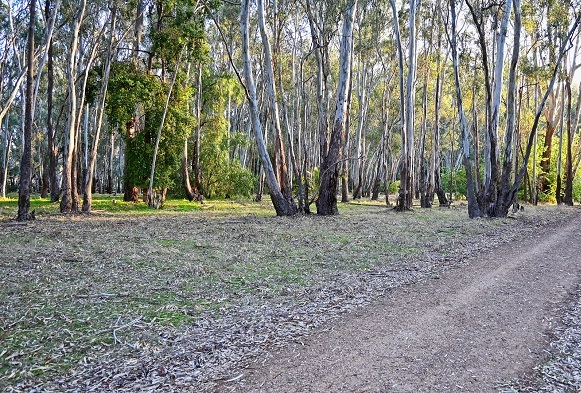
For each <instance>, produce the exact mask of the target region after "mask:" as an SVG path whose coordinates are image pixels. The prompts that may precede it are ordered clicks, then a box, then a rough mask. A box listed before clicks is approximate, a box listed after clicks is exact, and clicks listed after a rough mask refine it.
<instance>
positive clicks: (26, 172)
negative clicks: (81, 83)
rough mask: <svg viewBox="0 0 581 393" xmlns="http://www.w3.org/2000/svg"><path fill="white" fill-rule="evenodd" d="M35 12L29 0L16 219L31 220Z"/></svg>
mask: <svg viewBox="0 0 581 393" xmlns="http://www.w3.org/2000/svg"><path fill="white" fill-rule="evenodd" d="M35 14H36V0H31V1H30V21H29V23H28V49H27V53H26V63H27V66H28V70H27V75H26V97H25V100H26V103H25V114H24V116H25V118H24V148H23V151H22V160H21V161H20V187H19V190H18V216H17V218H18V220H20V221H24V220H31V219H34V215H33V214H30V212H29V210H30V183H31V175H32V146H31V144H32V105H33V102H32V98H33V97H32V96H33V86H32V82H33V78H34V68H33V66H34V21H35Z"/></svg>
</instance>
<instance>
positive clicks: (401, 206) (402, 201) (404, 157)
mask: <svg viewBox="0 0 581 393" xmlns="http://www.w3.org/2000/svg"><path fill="white" fill-rule="evenodd" d="M413 3H414V4H415V1H413ZM389 4H390V5H391V11H392V14H393V24H394V31H395V39H396V44H397V59H398V66H399V104H400V117H401V120H400V122H401V139H402V142H401V157H400V187H399V196H398V200H397V205H396V209H398V210H400V211H401V210H406V209H407V207H406V201H407V198H406V192H407V189H408V187H407V180H408V179H407V173H408V171H409V168H408V166H409V161H408V154H407V146H408V144H407V141H406V136H407V134H406V124H405V123H406V121H407V115H406V111H407V107H406V101H405V87H404V86H405V84H404V61H403V48H402V43H401V35H400V31H399V17H398V13H397V8H396V6H395V1H394V0H389ZM410 28H411V27H410Z"/></svg>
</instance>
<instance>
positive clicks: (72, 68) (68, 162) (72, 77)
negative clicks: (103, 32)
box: [60, 0, 87, 213]
mask: <svg viewBox="0 0 581 393" xmlns="http://www.w3.org/2000/svg"><path fill="white" fill-rule="evenodd" d="M86 4H87V3H86V0H81V4H80V5H79V8H78V11H77V14H76V15H75V20H74V23H73V38H72V40H71V47H70V48H69V58H68V67H67V79H68V94H69V110H68V123H67V130H68V145H67V149H66V153H65V160H64V163H63V176H62V198H61V203H60V210H61V212H62V213H70V212H72V211H73V192H72V191H73V190H72V189H73V180H75V179H74V178H73V155H74V153H75V149H76V142H77V141H76V136H77V127H76V125H77V121H76V120H77V118H76V117H77V112H78V108H77V91H76V90H77V89H76V82H75V81H76V68H77V67H76V66H77V64H76V55H77V47H78V41H79V30H80V28H81V21H82V19H83V16H84V14H85V6H86Z"/></svg>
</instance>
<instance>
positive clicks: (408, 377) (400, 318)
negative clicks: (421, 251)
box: [220, 221, 581, 392]
mask: <svg viewBox="0 0 581 393" xmlns="http://www.w3.org/2000/svg"><path fill="white" fill-rule="evenodd" d="M580 237H581V225H580V224H579V223H578V222H576V221H573V222H570V223H568V224H565V225H564V226H563V227H561V228H558V230H557V229H550V235H549V236H548V237H545V238H541V237H540V236H537V237H536V238H529V239H526V240H523V241H521V242H519V243H518V244H507V245H504V246H501V247H499V248H497V249H494V250H491V251H489V252H486V253H484V254H482V255H480V256H478V257H475V258H473V259H472V260H470V261H468V263H467V264H466V265H465V266H463V267H461V268H458V269H455V270H451V271H448V272H447V273H445V274H444V275H443V276H442V277H439V278H438V279H435V278H434V279H428V280H426V281H424V282H420V283H418V284H414V285H410V286H408V287H405V288H401V289H397V290H394V291H392V292H391V293H390V294H389V295H388V296H387V297H386V298H385V299H383V300H381V301H380V302H378V303H376V304H374V305H373V306H370V307H368V308H366V309H364V310H361V311H360V312H357V313H354V314H352V315H349V316H348V317H346V318H345V319H343V320H340V321H338V322H336V323H334V324H328V329H327V330H324V331H320V332H317V333H314V334H313V335H311V336H310V337H308V338H306V339H305V340H304V341H303V342H302V343H296V344H292V345H291V346H290V347H288V348H287V349H285V350H283V351H281V352H279V353H275V354H268V355H266V356H265V357H263V358H262V359H259V360H258V361H257V363H256V367H255V368H253V369H249V370H246V371H245V372H244V377H243V378H239V379H237V380H236V381H231V382H226V383H224V384H222V386H221V387H220V390H221V391H239V392H251V391H262V392H427V391H429V392H451V391H462V392H491V391H497V389H498V386H499V385H500V384H501V383H502V382H503V381H509V380H512V379H514V378H517V377H522V376H523V375H524V374H527V373H530V372H531V370H532V368H533V367H534V366H535V365H536V364H539V363H540V362H541V361H542V359H543V358H544V357H545V356H546V353H544V348H545V345H546V343H547V341H548V340H549V338H548V337H547V336H546V335H545V333H546V332H547V331H548V329H549V328H550V327H551V326H552V324H554V323H556V320H557V318H558V315H557V311H556V309H557V308H558V305H560V304H562V303H563V302H564V301H565V300H566V298H567V296H568V295H569V294H570V293H572V292H574V290H575V288H576V286H577V284H578V283H579V282H580V277H581V241H580V240H581V239H580Z"/></svg>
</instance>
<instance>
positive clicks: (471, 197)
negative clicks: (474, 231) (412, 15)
mask: <svg viewBox="0 0 581 393" xmlns="http://www.w3.org/2000/svg"><path fill="white" fill-rule="evenodd" d="M450 11H451V19H452V33H451V42H450V46H451V48H452V62H453V66H454V82H455V86H456V101H457V107H458V114H459V116H460V127H461V129H462V147H463V151H464V169H465V170H466V197H467V198H468V216H469V217H470V218H475V217H480V216H481V213H480V208H479V206H478V200H477V199H476V191H475V184H474V179H473V175H472V165H473V164H472V159H471V156H470V141H469V135H470V132H469V130H468V123H467V121H466V116H465V115H464V109H463V107H462V105H463V104H462V89H461V86H460V76H459V71H458V50H457V45H456V0H452V1H451V2H450ZM450 164H451V165H450V167H451V166H452V163H450ZM450 195H452V189H451V185H450Z"/></svg>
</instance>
